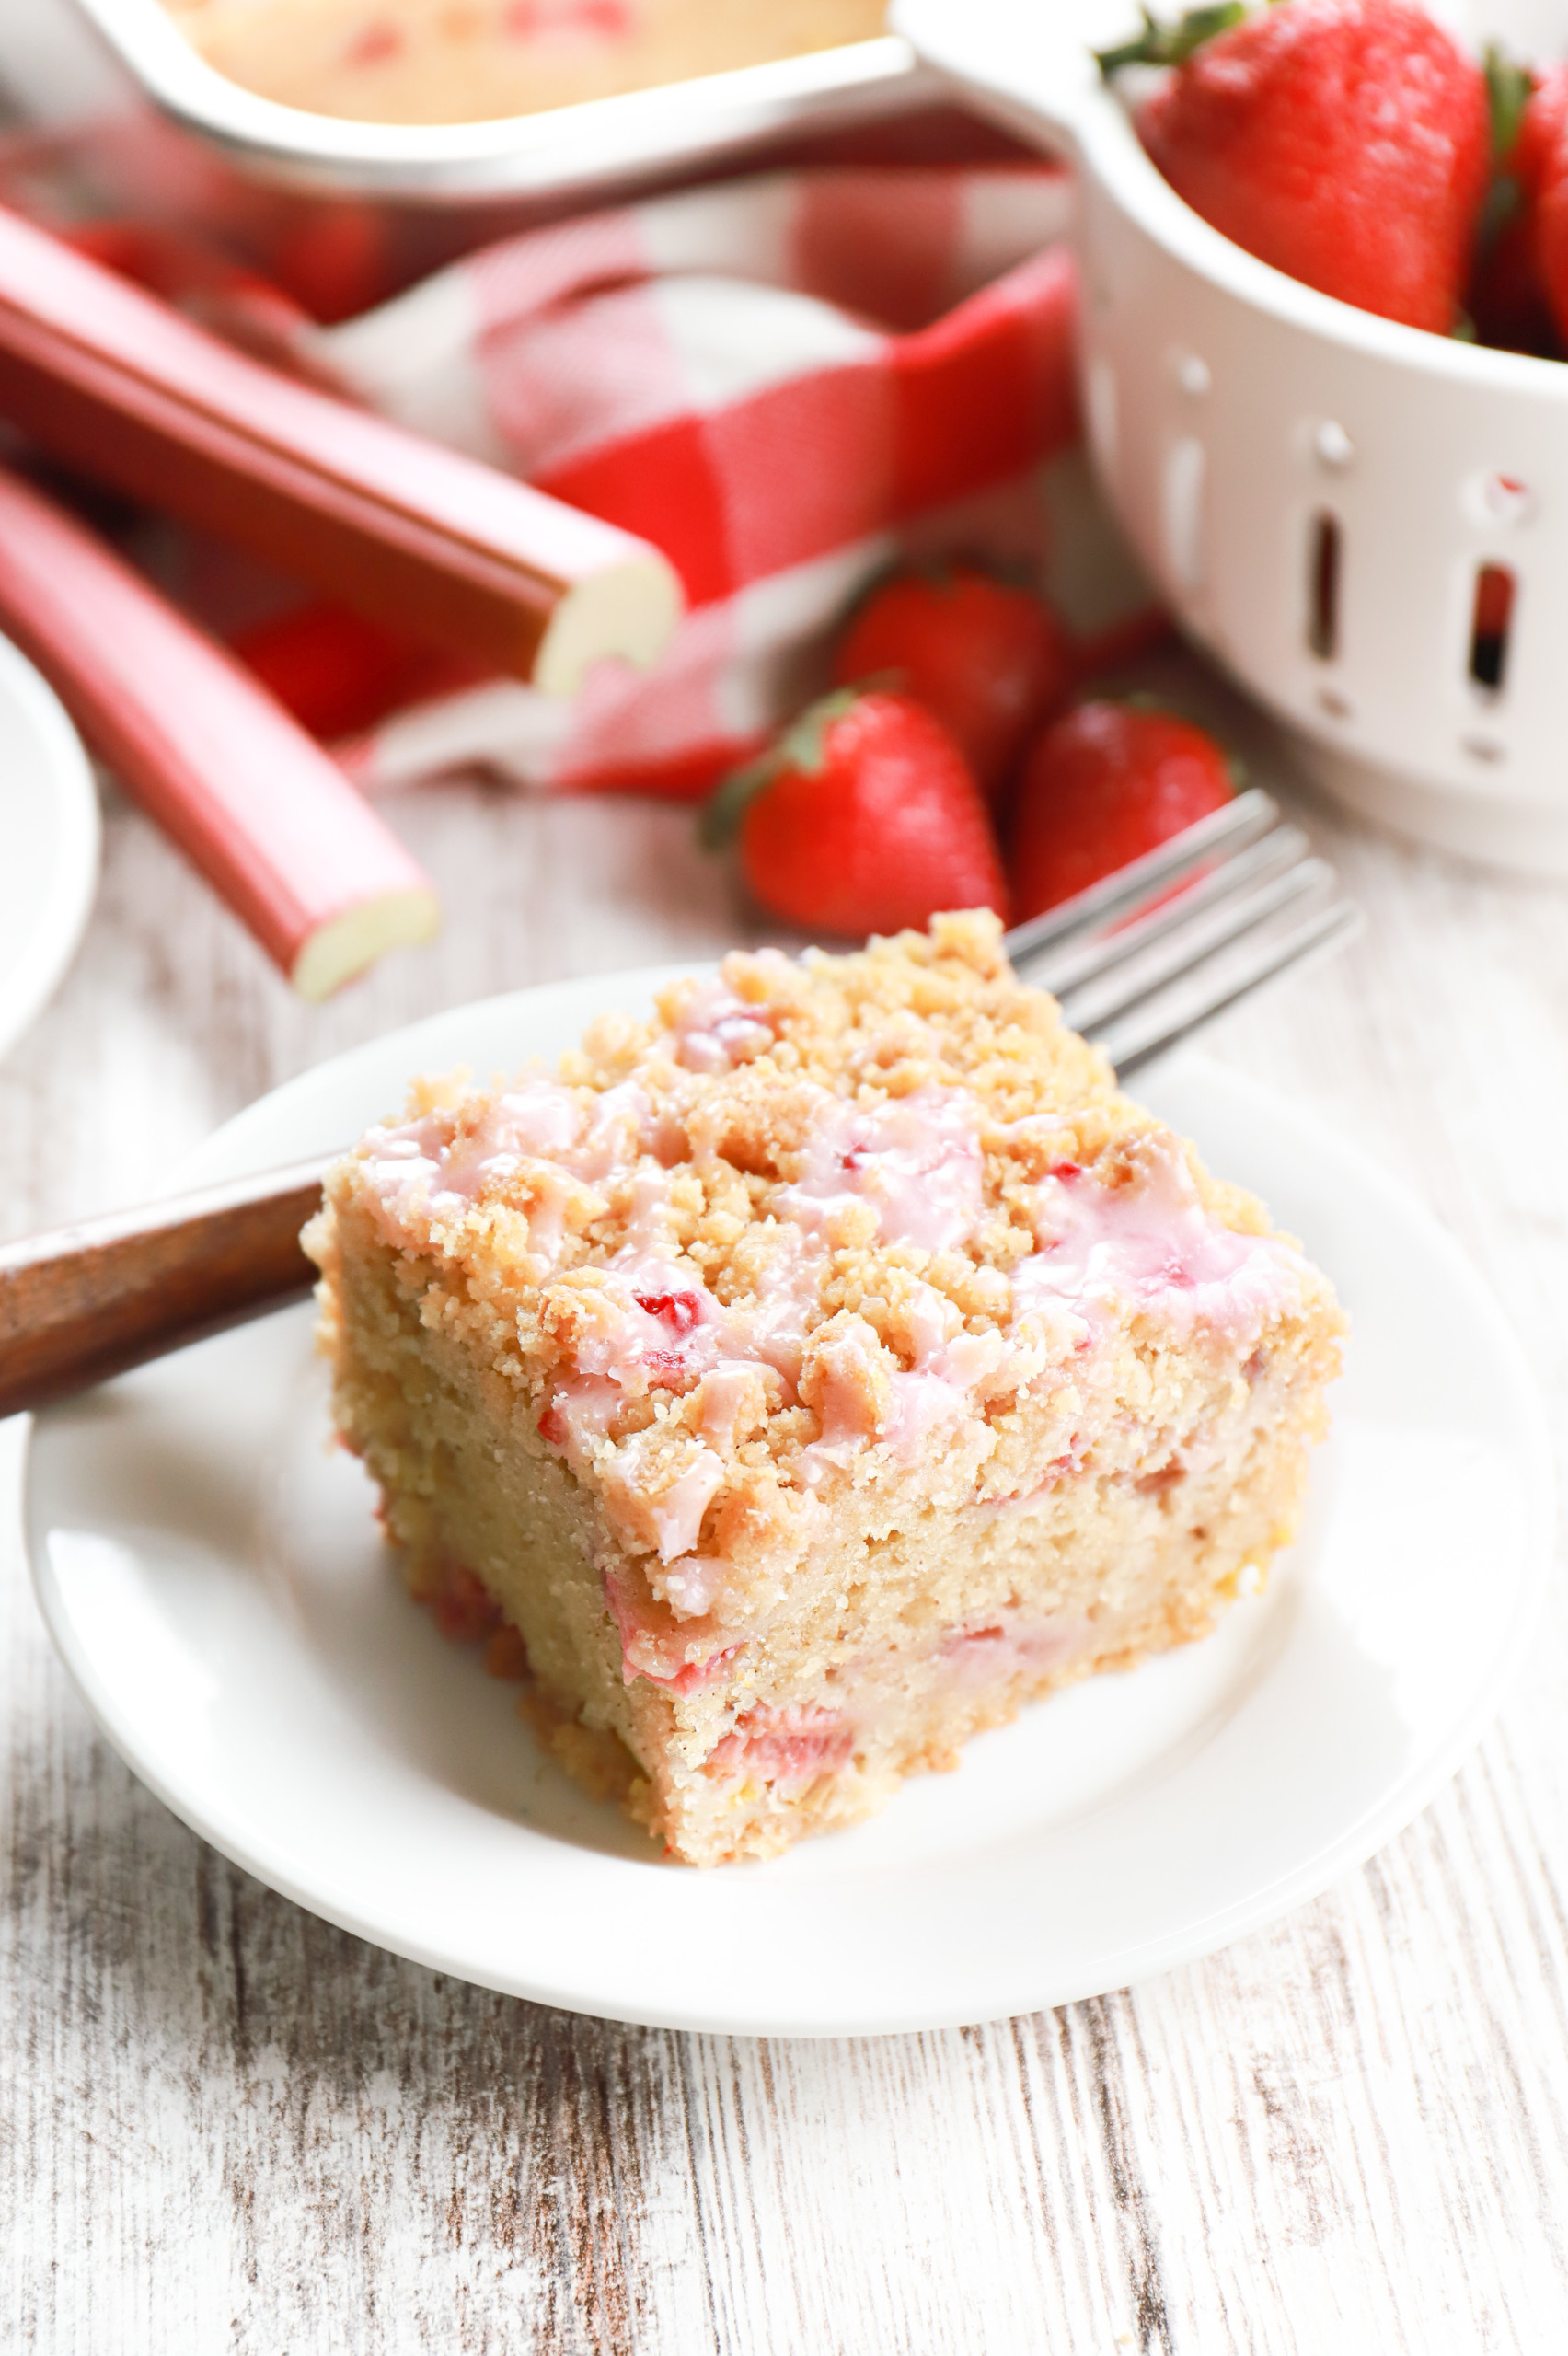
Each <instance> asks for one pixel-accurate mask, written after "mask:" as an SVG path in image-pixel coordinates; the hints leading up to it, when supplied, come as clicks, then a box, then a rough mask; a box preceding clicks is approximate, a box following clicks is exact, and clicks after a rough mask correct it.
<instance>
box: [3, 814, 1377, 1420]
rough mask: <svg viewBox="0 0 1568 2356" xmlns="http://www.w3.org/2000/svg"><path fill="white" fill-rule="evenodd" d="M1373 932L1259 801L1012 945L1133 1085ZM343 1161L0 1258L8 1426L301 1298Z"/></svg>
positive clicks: (103, 1223) (181, 1200) (1294, 831)
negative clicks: (1212, 1027)
mask: <svg viewBox="0 0 1568 2356" xmlns="http://www.w3.org/2000/svg"><path fill="white" fill-rule="evenodd" d="M1359 922H1360V916H1359V912H1358V911H1357V910H1356V909H1355V907H1353V906H1352V905H1351V903H1350V902H1348V901H1347V900H1345V899H1344V898H1343V896H1342V895H1341V894H1340V891H1339V887H1338V883H1337V880H1336V878H1335V875H1334V872H1333V870H1332V868H1331V867H1330V866H1329V865H1328V864H1327V863H1326V862H1325V861H1324V860H1321V859H1318V858H1315V857H1314V856H1312V854H1311V851H1310V848H1309V844H1308V842H1307V838H1306V837H1305V836H1304V835H1303V834H1302V833H1301V831H1300V829H1299V828H1298V827H1297V826H1290V825H1286V824H1284V823H1282V821H1281V819H1280V814H1279V811H1278V809H1277V807H1276V805H1275V804H1274V802H1273V801H1272V800H1271V799H1270V797H1269V796H1268V795H1267V794H1266V793H1264V792H1262V791H1260V790H1259V789H1257V788H1254V789H1253V790H1252V791H1250V792H1247V793H1243V794H1241V795H1239V796H1238V798H1237V799H1236V800H1235V801H1234V802H1231V803H1227V805H1226V806H1225V808H1224V809H1222V810H1218V811H1216V812H1214V813H1213V814H1211V815H1210V816H1208V817H1206V818H1202V819H1200V820H1199V821H1198V823H1197V825H1196V826H1189V827H1188V828H1187V829H1186V831H1185V832H1184V833H1183V834H1181V835H1178V836H1175V837H1172V839H1171V840H1170V842H1168V843H1165V844H1163V845H1161V847H1160V848H1159V849H1158V850H1153V851H1150V852H1148V853H1147V855H1146V856H1145V857H1144V858H1142V859H1139V860H1134V861H1133V862H1132V863H1131V865H1129V866H1127V867H1124V868H1121V869H1119V870H1118V871H1117V872H1116V873H1115V874H1114V875H1110V876H1107V877H1106V878H1105V879H1104V880H1103V882H1101V883H1095V884H1091V885H1090V888H1089V890H1088V891H1086V892H1080V893H1079V894H1078V895H1077V897H1076V898H1074V899H1071V900H1066V901H1064V902H1063V903H1062V904H1061V906H1060V907H1055V908H1051V909H1048V910H1047V911H1046V913H1045V914H1044V915H1043V916H1040V917H1035V918H1032V919H1031V920H1030V922H1029V923H1027V924H1022V925H1019V926H1017V927H1015V929H1014V930H1012V931H1011V932H1009V934H1008V935H1007V948H1008V951H1009V955H1010V956H1011V958H1012V961H1013V964H1014V965H1015V967H1016V968H1017V970H1018V971H1019V973H1020V975H1021V976H1023V977H1024V978H1025V979H1027V980H1029V981H1032V982H1034V983H1037V984H1038V985H1039V986H1040V987H1043V988H1046V989H1050V990H1052V991H1054V992H1055V994H1056V995H1057V996H1058V997H1059V998H1060V999H1061V1002H1062V1011H1063V1013H1064V1015H1065V1016H1066V1020H1067V1021H1068V1022H1070V1023H1071V1024H1072V1025H1073V1028H1074V1029H1075V1030H1081V1031H1085V1032H1087V1033H1088V1034H1090V1035H1092V1036H1094V1037H1095V1038H1096V1039H1097V1041H1098V1042H1099V1044H1100V1045H1102V1046H1103V1047H1104V1048H1105V1050H1106V1052H1107V1053H1108V1054H1109V1056H1110V1057H1111V1060H1112V1062H1113V1064H1114V1066H1115V1067H1116V1069H1117V1071H1118V1072H1119V1073H1120V1074H1121V1075H1122V1076H1124V1077H1125V1075H1126V1074H1127V1073H1129V1072H1131V1071H1135V1070H1137V1069H1140V1068H1142V1067H1143V1066H1145V1065H1147V1064H1148V1063H1150V1062H1152V1061H1153V1059H1154V1058H1155V1057H1157V1056H1160V1055H1163V1054H1165V1053H1166V1052H1167V1051H1168V1050H1169V1049H1170V1048H1171V1047H1173V1046H1174V1045H1177V1043H1178V1042H1179V1041H1181V1040H1182V1039H1185V1038H1187V1037H1189V1036H1190V1035H1191V1034H1192V1033H1193V1032H1194V1031H1196V1030H1197V1029H1198V1028H1199V1026H1200V1025H1201V1024H1203V1023H1205V1022H1212V1021H1213V1019H1214V1018H1215V1016H1216V1015H1218V1014H1221V1013H1223V1012H1224V1011H1226V1010H1227V1009H1228V1008H1229V1007H1232V1006H1234V1005H1236V1004H1237V1002H1238V1001H1239V999H1243V998H1246V997H1249V996H1251V994H1252V993H1253V992H1255V991H1257V990H1259V989H1261V988H1262V987H1263V985H1264V984H1265V983H1267V982H1270V981H1273V980H1274V979H1275V978H1277V976H1280V975H1281V974H1284V973H1285V972H1286V971H1287V970H1288V969H1289V968H1290V967H1292V966H1294V965H1297V964H1300V963H1301V962H1302V961H1303V960H1304V959H1305V958H1307V957H1309V956H1311V955H1314V954H1321V953H1324V952H1325V951H1327V950H1328V949H1330V948H1332V947H1333V946H1335V945H1336V944H1338V943H1339V942H1341V941H1344V940H1346V939H1347V938H1348V937H1349V935H1350V934H1351V933H1352V932H1353V931H1354V930H1355V929H1356V928H1357V926H1358V925H1359ZM329 1159H331V1157H329V1156H323V1157H320V1158H318V1159H317V1160H316V1161H309V1162H302V1163H298V1164H295V1165H294V1166H293V1167H291V1168H288V1169H283V1170H270V1171H264V1172H260V1173H259V1174H258V1175H255V1176H252V1177H247V1178H236V1179H230V1180H227V1181H226V1182H225V1183H224V1184H219V1185H214V1186H204V1187H202V1188H200V1189H199V1190H197V1191H195V1192H191V1193H187V1194H182V1195H171V1196H169V1197H168V1198H167V1200H166V1201H163V1202H158V1203H152V1204H144V1205H142V1206H140V1207H137V1208H135V1209H133V1210H125V1211H113V1212H110V1213H108V1214H106V1215H103V1216H100V1217H98V1218H90V1219H84V1220H81V1221H79V1222H78V1223H77V1224H75V1226H72V1227H65V1228H59V1229H56V1230H53V1231H52V1232H50V1233H47V1234H43V1235H35V1236H29V1237H24V1238H23V1239H22V1240H21V1241H20V1242H16V1243H11V1244H7V1245H6V1246H4V1247H0V1415H17V1414H19V1413H20V1412H21V1411H22V1410H24V1409H28V1408H34V1407H41V1406H45V1405H47V1404H48V1403H50V1402H51V1401H52V1400H56V1399H63V1398H66V1397H69V1396H70V1395H71V1394H72V1393H73V1392H77V1391H82V1390H86V1388H87V1387H88V1386H89V1385H90V1384H93V1383H96V1382H101V1381H104V1380H107V1378H108V1377H109V1376H110V1375H114V1374H122V1373H124V1372H125V1371H126V1370H127V1369H129V1368H131V1367H133V1366H140V1365H143V1364H144V1363H145V1362H146V1361H147V1360H148V1359H150V1358H156V1357H163V1356H164V1355H165V1354H166V1353H167V1352H168V1351H170V1350H176V1349H179V1348H181V1347H182V1346H183V1345H185V1344H186V1343H188V1342H193V1341H198V1340H200V1339H201V1338H202V1336H203V1335H205V1334H213V1333H217V1332H219V1331H221V1330H222V1329H223V1328H224V1327H225V1326H226V1325H233V1324H237V1323H240V1322H243V1321H244V1320H246V1319H247V1318H251V1317H259V1316H261V1315H263V1314H264V1313H265V1312H266V1311H269V1310H271V1309H276V1308H281V1307H282V1305H283V1304H284V1303H285V1302H287V1301H290V1300H295V1299H301V1298H303V1297H304V1295H305V1294H306V1292H307V1291H308V1290H309V1288H310V1287H311V1285H312V1284H313V1283H314V1281H315V1276H316V1271H315V1268H314V1267H313V1266H312V1265H311V1263H310V1262H309V1261H308V1260H307V1259H306V1256H305V1254H304V1253H303V1252H302V1251H301V1249H300V1243H299V1231H300V1229H301V1228H302V1226H303V1225H304V1224H305V1222H306V1219H307V1218H309V1217H310V1216H311V1213H312V1212H313V1211H315V1210H316V1209H317V1208H318V1207H319V1205H320V1201H321V1179H322V1173H323V1172H324V1171H325V1169H326V1167H327V1163H328V1161H329Z"/></svg>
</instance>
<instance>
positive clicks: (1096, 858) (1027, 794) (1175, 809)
mask: <svg viewBox="0 0 1568 2356" xmlns="http://www.w3.org/2000/svg"><path fill="white" fill-rule="evenodd" d="M1232 791H1234V781H1233V779H1232V776H1231V770H1230V764H1229V761H1228V758H1227V756H1226V754H1225V751H1224V748H1223V746H1221V745H1217V744H1216V742H1215V740H1214V738H1213V737H1212V736H1210V735H1208V734H1207V733H1205V731H1204V730H1203V729H1201V728H1194V727H1193V723H1192V722H1191V721H1187V720H1182V719H1180V718H1178V716H1177V715H1176V713H1175V712H1172V711H1162V710H1158V709H1156V708H1154V707H1152V706H1149V705H1145V704H1136V703H1083V704H1079V705H1078V709H1077V710H1076V711H1069V712H1068V713H1067V714H1066V717H1065V718H1063V719H1061V720H1058V721H1057V722H1055V724H1054V725H1053V726H1052V727H1050V728H1047V729H1046V731H1045V733H1044V734H1043V736H1042V737H1040V739H1039V740H1038V742H1037V743H1036V744H1035V745H1034V747H1033V749H1032V752H1031V753H1030V756H1029V758H1028V760H1027V761H1026V762H1025V764H1024V770H1023V777H1022V780H1021V781H1020V786H1019V793H1018V803H1017V805H1016V808H1015V810H1014V814H1013V839H1012V861H1011V867H1012V881H1013V896H1014V901H1015V904H1016V910H1017V915H1018V918H1019V919H1020V922H1021V920H1022V919H1023V918H1025V917H1034V916H1038V915H1039V914H1040V912H1041V910H1042V909H1043V908H1054V907H1055V905H1056V903H1057V902H1058V900H1067V899H1070V898H1071V897H1072V895H1073V894H1074V893H1075V892H1082V891H1085V890H1087V889H1088V887H1089V885H1090V883H1099V881H1100V879H1101V876H1102V875H1110V874H1113V872H1115V870H1116V869H1117V868H1118V867H1125V865H1126V864H1127V861H1128V860H1133V859H1139V858H1141V857H1142V855H1143V853H1144V852H1145V851H1147V850H1153V849H1156V847H1157V846H1158V845H1159V844H1160V843H1163V842H1167V841H1169V840H1170V837H1171V836H1172V835H1179V834H1180V833H1181V832H1182V828H1183V827H1184V826H1192V825H1193V822H1194V820H1196V819H1198V818H1204V817H1206V816H1207V815H1208V814H1209V812H1210V811H1211V810H1217V809H1219V808H1220V807H1221V805H1222V804H1223V803H1227V802H1228V801H1229V799H1230V796H1231V793H1232Z"/></svg>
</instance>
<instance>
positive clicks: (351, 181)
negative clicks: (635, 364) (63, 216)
mask: <svg viewBox="0 0 1568 2356" xmlns="http://www.w3.org/2000/svg"><path fill="white" fill-rule="evenodd" d="M0 87H6V88H7V89H8V90H9V91H10V92H11V93H12V94H13V97H14V100H15V102H16V103H17V104H18V105H19V107H20V109H21V110H22V111H23V112H24V113H25V114H26V115H27V116H28V117H29V118H30V119H31V120H32V121H40V122H49V123H53V124H62V123H69V122H71V121H82V120H86V119H88V118H91V117H96V118H97V119H98V120H100V121H101V120H102V119H103V118H104V117H105V115H106V114H108V113H110V112H111V111H112V110H117V109H118V110H124V109H127V108H135V107H138V106H140V107H142V108H151V109H153V110H156V114H157V115H158V116H159V117H160V118H161V119H162V121H163V122H164V123H165V124H167V125H168V126H172V127H173V129H174V130H175V131H177V132H178V133H182V134H183V135H184V136H185V138H186V139H187V140H188V141H190V143H191V145H192V150H193V156H194V158H195V159H196V160H197V161H199V163H200V164H201V165H202V167H206V168H209V169H210V167H211V165H212V162H213V159H214V158H216V157H221V158H222V159H223V160H224V162H225V163H226V164H227V165H228V166H229V167H231V168H233V169H234V170H236V171H237V172H239V173H240V174H242V175H243V176H244V177H245V178H247V179H250V180H253V181H260V182H263V183H266V184H270V185H271V186H274V187H282V188H286V189H290V190H294V191H313V192H317V193H321V194H329V195H332V196H336V197H343V196H352V197H357V198H362V199H363V198H365V197H372V198H380V199H386V200H392V201H394V202H400V203H403V204H407V205H413V206H418V207H430V206H447V207H450V206H456V207H471V206H473V205H475V204H476V203H478V204H480V205H484V204H486V203H491V204H493V203H494V202H497V201H498V200H505V199H512V200H519V199H522V200H527V199H534V200H557V201H558V204H559V200H561V199H563V198H570V199H572V200H574V201H576V202H591V201H596V200H598V199H600V198H603V197H606V196H609V195H612V194H619V193H624V192H626V191H628V190H630V189H631V188H633V187H647V186H651V185H653V184H655V183H657V182H659V181H663V180H669V179H674V178H682V177H686V176H688V175H690V174H691V173H692V172H693V171H694V170H695V169H697V168H698V167H704V166H708V165H711V164H715V163H718V162H720V161H721V160H723V159H726V158H729V157H732V156H742V155H744V154H746V153H747V152H749V151H754V150H759V149H766V148H767V147H768V146H770V145H773V144H777V143H778V141H780V140H781V139H782V138H785V137H787V136H789V135H790V134H795V133H801V132H803V131H819V130H829V129H835V128H848V127H849V126H851V125H853V124H859V123H864V122H868V121H873V120H875V119H876V118H878V117H881V116H885V115H887V114H891V113H897V112H902V111H904V110H906V109H910V108H913V107H917V106H918V105H919V104H921V103H922V102H923V101H925V102H928V101H929V100H930V99H931V98H932V96H933V93H934V92H935V90H936V88H937V87H938V84H937V77H936V76H935V75H931V74H929V73H928V71H927V70H926V69H924V68H923V67H921V66H919V65H917V63H916V60H915V57H914V54H913V52H912V51H911V50H910V49H909V47H908V44H907V43H906V42H905V41H904V40H900V39H898V38H897V37H896V36H894V35H892V34H889V35H887V36H885V37H884V38H883V39H882V40H869V41H857V42H854V43H851V44H849V45H848V46H847V47H845V48H841V49H832V50H823V51H819V52H817V53H816V54H815V55H813V56H808V57H790V58H783V59H780V60H778V62H777V63H775V64H765V65H753V66H747V67H745V68H744V69H742V70H741V71H738V72H733V73H727V74H714V75H706V76H704V77H703V78H702V79H700V80H696V81H688V82H679V83H672V84H668V85H666V86H665V87H663V88H658V89H650V90H634V91H630V92H628V93H626V94H624V95H622V96H619V97H616V98H596V99H594V100H592V101H590V102H589V103H587V104H584V105H580V106H571V107H558V108H554V109H551V110H548V112H545V113H541V114H531V115H514V116H511V117H508V118H506V119H504V120H502V121H493V122H461V123H437V124H413V125H409V126H403V125H399V124H393V123H379V122H350V121H341V120H340V119H338V118H336V117H332V116H328V115H317V114H306V113H305V112H304V111H303V110H300V109H298V108H295V107H285V106H279V105H277V104H276V103H275V102H274V101H272V100H271V99H269V98H258V97H256V96H255V95H254V93H253V92H251V91H249V90H244V89H241V88H240V87H239V86H238V85H237V84H236V83H234V82H230V81H228V80H226V79H225V77H224V75H221V74H217V73H214V72H213V68H212V67H211V66H210V65H208V64H205V63H204V61H203V60H202V58H201V57H199V56H198V55H197V53H196V52H195V51H194V50H193V49H192V48H191V46H190V43H189V42H188V41H187V40H185V39H184V38H183V37H182V35H181V34H180V33H179V31H178V30H177V29H176V28H175V26H174V24H173V23H172V22H171V20H170V19H169V18H168V17H167V16H166V15H165V13H164V11H163V9H162V8H161V7H160V6H158V0H0Z"/></svg>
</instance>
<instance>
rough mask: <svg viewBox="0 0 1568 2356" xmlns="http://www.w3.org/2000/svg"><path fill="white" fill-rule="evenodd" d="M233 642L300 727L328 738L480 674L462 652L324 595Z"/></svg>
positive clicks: (355, 729)
mask: <svg viewBox="0 0 1568 2356" xmlns="http://www.w3.org/2000/svg"><path fill="white" fill-rule="evenodd" d="M231 644H232V645H233V648H234V651H235V653H236V654H237V655H238V657H239V659H240V661H241V662H242V663H244V664H247V665H248V667H249V669H250V670H252V671H254V673H255V674H256V676H257V677H258V678H259V680H260V681H261V683H262V685H263V686H264V687H270V688H271V691H272V693H273V694H274V695H275V696H276V697H277V699H278V701H279V702H280V703H281V704H282V706H283V708H284V710H286V711H291V712H292V713H293V714H294V718H295V719H296V720H297V721H298V722H299V723H300V725H301V726H302V727H304V728H308V729H309V730H310V731H311V732H312V733H313V734H314V735H317V736H324V737H326V738H328V739H329V740H330V739H331V738H333V737H335V736H352V735H355V734H357V733H358V732H359V731H360V730H361V729H364V728H373V727H374V726H375V723H376V722H377V721H378V720H385V719H386V715H387V713H388V712H390V711H395V710H397V709H398V705H399V704H405V703H415V702H418V701H420V700H421V699H423V698H424V697H426V696H434V695H441V694H444V692H446V690H448V689H449V688H452V687H468V686H470V685H471V684H472V683H473V681H474V680H475V679H477V678H478V677H480V676H482V674H481V672H480V671H479V669H478V666H477V665H475V664H468V663H465V662H464V660H463V659H462V657H461V656H460V655H457V656H454V655H451V654H447V653H443V651H442V650H441V649H440V648H439V647H435V648H432V647H429V646H426V645H424V644H423V643H422V642H421V641H420V640H418V639H411V638H404V637H402V636H400V635H399V634H398V633H397V632H396V631H393V630H389V629H383V628H382V626H381V624H380V623H379V622H373V621H367V620H366V619H365V618H364V617H363V614H355V613H351V612H350V611H349V610H348V608H347V607H346V606H330V605H328V604H326V603H325V602H313V603H311V604H309V605H306V606H291V607H290V608H289V610H288V611H287V612H286V613H282V614H278V615H274V616H273V617H272V618H271V620H269V621H264V622H258V623H255V624H254V625H253V626H252V627H251V628H250V629H246V630H242V631H241V632H240V633H239V634H238V636H237V637H236V638H235V639H233V640H232V641H231Z"/></svg>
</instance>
